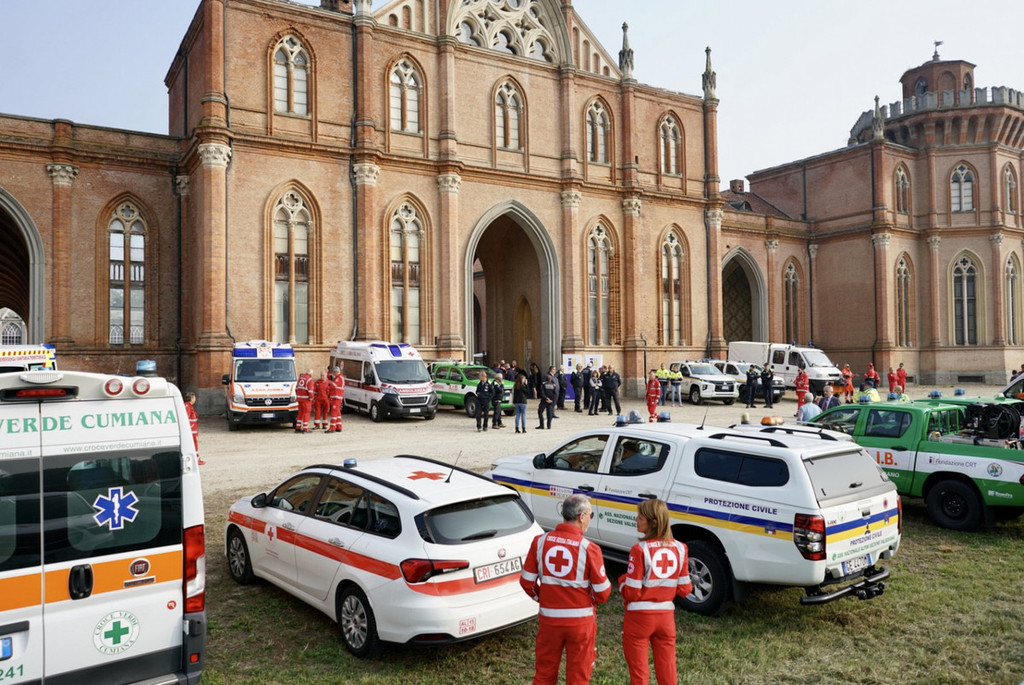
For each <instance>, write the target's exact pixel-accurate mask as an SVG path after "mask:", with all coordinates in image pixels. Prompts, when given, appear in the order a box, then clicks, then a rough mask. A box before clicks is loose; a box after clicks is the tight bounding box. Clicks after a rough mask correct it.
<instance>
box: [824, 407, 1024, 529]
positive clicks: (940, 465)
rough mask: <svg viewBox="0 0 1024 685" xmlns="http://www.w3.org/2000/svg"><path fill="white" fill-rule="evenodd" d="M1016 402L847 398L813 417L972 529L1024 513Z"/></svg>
mask: <svg viewBox="0 0 1024 685" xmlns="http://www.w3.org/2000/svg"><path fill="white" fill-rule="evenodd" d="M1022 410H1024V403H1022V402H1018V401H1016V400H1007V399H993V400H982V399H981V398H963V399H961V398H957V399H956V400H941V399H934V400H918V401H915V402H908V403H902V402H876V403H871V404H847V405H843V406H840V407H836V408H834V409H830V410H829V411H826V412H823V413H821V414H819V415H818V416H816V417H815V418H814V419H813V423H815V424H819V425H822V426H823V427H826V428H830V429H833V430H839V431H842V432H844V433H847V434H849V435H851V436H852V437H853V439H854V441H856V442H857V444H859V445H860V446H862V447H864V448H865V449H866V450H867V451H868V452H869V453H870V454H872V455H873V456H874V457H875V460H876V461H877V462H878V465H879V466H880V467H881V468H882V469H883V470H884V471H885V472H886V474H887V475H888V476H889V479H890V480H892V482H893V483H895V484H896V488H897V490H898V491H899V493H900V494H903V495H912V496H916V497H923V498H924V499H925V503H926V504H927V507H928V515H929V516H930V517H931V519H932V520H933V521H934V522H935V523H937V524H938V525H940V526H943V527H944V528H952V529H954V530H973V529H975V528H977V527H978V526H979V525H982V524H985V525H991V524H993V523H994V522H995V521H997V520H1006V519H1010V518H1013V517H1016V516H1019V515H1020V514H1021V512H1024V444H1022V441H1021V437H1020V436H1021V412H1022Z"/></svg>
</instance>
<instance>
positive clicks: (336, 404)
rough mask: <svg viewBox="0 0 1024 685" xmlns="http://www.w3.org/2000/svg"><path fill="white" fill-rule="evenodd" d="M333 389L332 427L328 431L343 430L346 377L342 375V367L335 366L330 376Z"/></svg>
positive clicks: (338, 431) (337, 431) (336, 431)
mask: <svg viewBox="0 0 1024 685" xmlns="http://www.w3.org/2000/svg"><path fill="white" fill-rule="evenodd" d="M330 389H331V427H330V428H328V429H327V432H328V433H340V432H341V403H342V401H343V400H344V399H345V377H344V376H342V375H341V369H339V368H338V367H337V366H335V367H334V375H333V376H331V377H330Z"/></svg>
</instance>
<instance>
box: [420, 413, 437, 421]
mask: <svg viewBox="0 0 1024 685" xmlns="http://www.w3.org/2000/svg"><path fill="white" fill-rule="evenodd" d="M436 414H437V412H435V411H432V412H430V413H429V414H424V416H423V418H424V419H425V420H426V421H433V420H434V416H435V415H436Z"/></svg>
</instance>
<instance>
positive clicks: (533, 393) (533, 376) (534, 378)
mask: <svg viewBox="0 0 1024 685" xmlns="http://www.w3.org/2000/svg"><path fill="white" fill-rule="evenodd" d="M529 382H530V399H533V398H534V397H537V398H539V397H540V386H541V383H543V382H544V377H543V376H541V375H540V367H539V366H537V363H536V362H531V363H530V374H529Z"/></svg>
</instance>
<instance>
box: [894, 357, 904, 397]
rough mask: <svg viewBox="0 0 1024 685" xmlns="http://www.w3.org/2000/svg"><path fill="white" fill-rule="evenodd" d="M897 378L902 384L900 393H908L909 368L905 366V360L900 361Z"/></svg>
mask: <svg viewBox="0 0 1024 685" xmlns="http://www.w3.org/2000/svg"><path fill="white" fill-rule="evenodd" d="M896 380H897V381H898V382H899V385H900V394H901V395H905V394H907V370H906V369H905V368H903V362H900V365H899V368H897V369H896Z"/></svg>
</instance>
